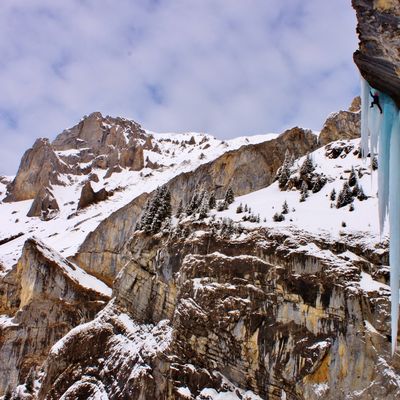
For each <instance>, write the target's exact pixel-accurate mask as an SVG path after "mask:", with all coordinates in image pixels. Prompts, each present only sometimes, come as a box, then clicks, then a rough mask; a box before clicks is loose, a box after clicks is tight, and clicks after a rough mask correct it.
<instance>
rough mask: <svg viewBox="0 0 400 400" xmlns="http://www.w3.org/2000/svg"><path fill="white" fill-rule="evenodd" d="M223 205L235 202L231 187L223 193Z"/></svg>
mask: <svg viewBox="0 0 400 400" xmlns="http://www.w3.org/2000/svg"><path fill="white" fill-rule="evenodd" d="M224 200H225V203H227V204H232V203H233V202H234V201H235V195H234V194H233V190H232V188H231V187H229V188H228V190H227V191H226V193H225V199H224Z"/></svg>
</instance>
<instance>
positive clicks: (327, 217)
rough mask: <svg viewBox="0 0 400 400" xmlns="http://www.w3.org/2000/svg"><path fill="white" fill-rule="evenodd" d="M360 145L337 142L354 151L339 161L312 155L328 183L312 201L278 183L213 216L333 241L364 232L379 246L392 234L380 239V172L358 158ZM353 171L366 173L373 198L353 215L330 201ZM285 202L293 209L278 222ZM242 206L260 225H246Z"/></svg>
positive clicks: (358, 204)
mask: <svg viewBox="0 0 400 400" xmlns="http://www.w3.org/2000/svg"><path fill="white" fill-rule="evenodd" d="M359 143H360V139H355V140H350V141H342V142H335V145H336V146H338V147H346V146H350V147H352V150H351V151H350V152H349V153H348V154H346V153H345V152H342V154H341V156H339V157H338V158H329V157H328V156H327V154H326V153H327V152H326V149H325V147H323V148H320V149H318V150H316V151H315V152H313V153H312V159H313V162H314V165H315V172H323V173H324V174H325V176H326V177H327V179H328V182H327V183H326V185H325V186H324V187H323V188H322V189H321V191H320V192H318V193H312V192H311V190H310V191H309V197H308V198H307V200H306V201H304V202H300V192H299V190H295V189H294V190H290V191H281V190H280V189H279V185H278V182H277V181H276V182H274V183H273V184H272V185H270V186H269V187H267V188H264V189H261V190H258V191H256V192H253V193H250V194H247V195H245V196H241V197H237V198H236V199H235V202H234V203H233V204H232V205H231V206H230V207H229V209H228V210H226V211H222V212H215V211H214V212H213V213H214V214H216V217H221V218H231V219H233V220H234V221H237V222H241V224H242V225H243V226H244V227H248V228H252V227H258V226H260V225H261V226H266V227H280V228H286V227H296V228H298V229H302V230H305V231H308V232H313V233H317V234H318V233H320V234H324V235H326V234H328V235H329V236H330V237H332V238H335V237H339V236H340V235H342V234H343V233H344V232H345V233H356V232H364V233H365V235H366V236H368V237H369V238H370V240H372V241H374V242H379V241H380V240H381V239H385V238H386V237H387V233H388V232H387V230H386V231H384V235H383V237H382V238H381V237H380V234H379V219H378V211H377V210H378V198H377V195H376V193H377V173H378V171H371V169H370V165H369V163H370V159H369V158H368V159H366V160H363V159H361V158H359V157H358V154H354V153H355V152H356V153H357V149H358V148H359ZM304 159H305V157H302V158H300V159H298V160H296V161H295V162H294V165H293V167H292V175H296V170H297V169H298V168H299V167H300V166H301V165H302V163H303V161H304ZM352 167H354V169H355V170H356V171H358V170H359V169H361V170H362V174H363V176H362V177H361V178H359V179H358V183H359V185H360V186H362V188H363V190H364V192H365V194H366V195H367V196H368V197H369V198H368V199H367V200H364V201H359V200H358V199H355V200H354V211H349V206H344V207H342V208H339V209H338V208H336V206H335V205H336V201H331V200H330V193H331V192H332V190H333V189H335V190H336V194H337V195H338V194H339V192H340V191H341V189H342V187H343V184H344V182H345V181H347V179H348V177H349V174H350V170H351V168H352ZM285 200H286V201H287V203H288V205H289V213H288V214H287V215H286V216H285V220H284V221H281V222H275V221H274V220H273V216H274V214H275V213H276V212H278V213H280V212H281V211H282V204H283V203H284V201H285ZM239 204H242V205H243V207H244V206H245V205H246V204H247V206H248V207H250V208H251V212H252V213H253V214H254V215H256V216H257V215H259V216H260V223H251V222H244V221H242V218H243V215H245V214H244V213H241V214H237V213H236V209H237V207H238V206H239ZM331 205H332V207H331ZM293 209H294V210H293ZM248 214H249V213H247V215H248ZM343 222H344V223H345V224H346V226H345V227H344V226H342V223H343Z"/></svg>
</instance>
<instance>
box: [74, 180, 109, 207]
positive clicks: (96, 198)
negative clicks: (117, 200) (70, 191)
mask: <svg viewBox="0 0 400 400" xmlns="http://www.w3.org/2000/svg"><path fill="white" fill-rule="evenodd" d="M109 195H110V193H108V192H107V190H106V189H104V188H103V189H100V190H99V191H98V192H95V191H94V190H93V188H92V185H91V183H90V181H87V182H86V183H85V184H84V185H83V187H82V191H81V196H80V198H79V202H78V210H81V209H82V208H85V207H88V206H90V205H92V204H95V203H98V202H100V201H104V200H106V199H107V198H108V196H109Z"/></svg>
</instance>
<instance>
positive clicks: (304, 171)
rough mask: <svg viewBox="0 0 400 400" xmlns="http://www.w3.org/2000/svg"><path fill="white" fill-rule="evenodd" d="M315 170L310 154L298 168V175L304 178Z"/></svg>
mask: <svg viewBox="0 0 400 400" xmlns="http://www.w3.org/2000/svg"><path fill="white" fill-rule="evenodd" d="M314 169H315V167H314V163H313V160H312V158H311V155H310V154H307V157H306V158H305V160H304V161H303V164H302V165H301V167H300V175H301V176H305V175H308V174H310V173H311V172H313V171H314Z"/></svg>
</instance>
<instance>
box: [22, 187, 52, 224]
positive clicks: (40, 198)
mask: <svg viewBox="0 0 400 400" xmlns="http://www.w3.org/2000/svg"><path fill="white" fill-rule="evenodd" d="M59 211H60V207H59V206H58V203H57V200H56V198H55V197H54V195H53V193H52V192H51V190H50V189H49V188H47V187H43V188H42V189H40V190H39V192H38V193H37V195H36V197H35V200H34V201H33V202H32V206H31V208H30V209H29V211H28V214H27V217H40V219H42V220H44V221H48V220H49V219H52V218H54V217H55V216H56V215H57V213H58V212H59Z"/></svg>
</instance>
